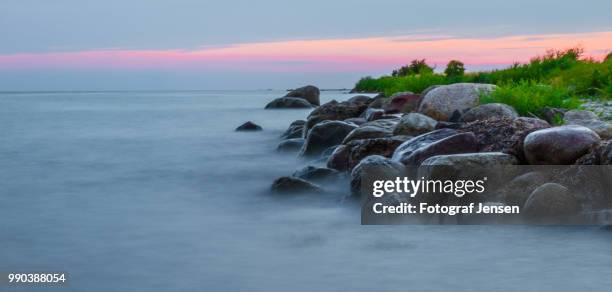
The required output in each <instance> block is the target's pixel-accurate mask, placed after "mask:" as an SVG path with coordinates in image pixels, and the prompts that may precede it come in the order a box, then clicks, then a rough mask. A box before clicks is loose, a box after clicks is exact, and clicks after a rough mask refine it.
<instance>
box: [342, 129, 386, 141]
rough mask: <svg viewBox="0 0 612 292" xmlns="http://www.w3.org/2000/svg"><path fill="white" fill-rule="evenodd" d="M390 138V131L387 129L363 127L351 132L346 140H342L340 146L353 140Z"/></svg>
mask: <svg viewBox="0 0 612 292" xmlns="http://www.w3.org/2000/svg"><path fill="white" fill-rule="evenodd" d="M390 136H391V131H390V130H389V129H386V128H383V127H378V126H375V125H363V126H361V127H359V128H356V129H354V130H353V131H351V132H350V133H349V134H348V135H347V136H346V138H344V140H343V141H342V144H347V143H348V142H351V141H354V140H361V139H374V138H384V137H390Z"/></svg>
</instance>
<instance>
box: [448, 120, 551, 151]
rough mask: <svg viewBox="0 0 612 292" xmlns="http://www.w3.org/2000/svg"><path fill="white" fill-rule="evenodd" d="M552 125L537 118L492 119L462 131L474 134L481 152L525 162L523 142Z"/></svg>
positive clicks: (461, 128) (468, 126)
mask: <svg viewBox="0 0 612 292" xmlns="http://www.w3.org/2000/svg"><path fill="white" fill-rule="evenodd" d="M549 127H550V125H549V124H548V123H546V122H545V121H543V120H540V119H536V118H525V117H520V118H516V119H511V118H491V119H488V120H478V121H474V122H471V123H467V124H463V125H461V127H460V128H459V130H460V131H464V132H472V133H474V135H476V139H477V140H478V151H479V152H504V153H508V154H512V155H514V156H516V157H517V158H518V159H519V161H521V162H525V157H524V155H523V140H524V139H525V136H527V135H528V134H529V133H531V132H535V131H537V130H541V129H546V128H549Z"/></svg>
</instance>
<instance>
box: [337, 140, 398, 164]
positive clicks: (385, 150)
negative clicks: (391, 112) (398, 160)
mask: <svg viewBox="0 0 612 292" xmlns="http://www.w3.org/2000/svg"><path fill="white" fill-rule="evenodd" d="M408 138H409V137H405V136H394V137H390V138H376V139H364V140H356V141H353V142H351V143H349V144H348V147H349V150H348V169H352V168H353V167H355V166H356V165H357V164H358V163H359V162H360V161H361V160H362V159H364V158H365V157H367V156H370V155H380V156H383V157H386V158H390V157H391V156H392V155H393V152H394V151H395V149H396V148H397V147H398V146H399V145H400V144H402V143H403V142H404V141H406V140H407V139H408Z"/></svg>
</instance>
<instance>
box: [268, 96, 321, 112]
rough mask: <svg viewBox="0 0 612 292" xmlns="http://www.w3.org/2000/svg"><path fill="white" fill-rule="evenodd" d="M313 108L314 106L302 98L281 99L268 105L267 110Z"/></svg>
mask: <svg viewBox="0 0 612 292" xmlns="http://www.w3.org/2000/svg"><path fill="white" fill-rule="evenodd" d="M283 108H312V104H310V103H309V102H308V101H306V100H305V99H302V98H296V97H279V98H277V99H275V100H273V101H271V102H270V103H268V104H267V105H266V109H283Z"/></svg>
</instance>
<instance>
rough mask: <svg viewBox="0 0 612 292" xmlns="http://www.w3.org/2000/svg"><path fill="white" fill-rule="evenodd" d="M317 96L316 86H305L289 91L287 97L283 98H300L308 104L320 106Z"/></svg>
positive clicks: (318, 92) (317, 89)
mask: <svg viewBox="0 0 612 292" xmlns="http://www.w3.org/2000/svg"><path fill="white" fill-rule="evenodd" d="M319 94H320V91H319V88H317V87H316V86H312V85H307V86H304V87H300V88H297V89H294V90H292V91H290V92H289V93H287V95H285V97H298V98H302V99H304V100H306V101H308V102H309V103H310V104H312V105H315V106H318V105H321V102H320V101H319Z"/></svg>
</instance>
